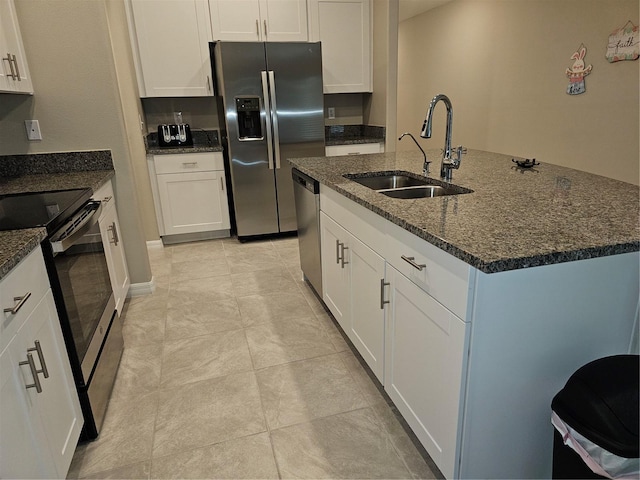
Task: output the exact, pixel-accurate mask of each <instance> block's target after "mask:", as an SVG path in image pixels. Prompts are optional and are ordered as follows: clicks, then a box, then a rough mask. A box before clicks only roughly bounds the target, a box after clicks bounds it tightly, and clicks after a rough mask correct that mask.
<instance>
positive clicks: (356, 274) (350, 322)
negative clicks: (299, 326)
mask: <svg viewBox="0 0 640 480" xmlns="http://www.w3.org/2000/svg"><path fill="white" fill-rule="evenodd" d="M320 215H321V216H320V230H321V234H320V235H321V237H320V238H321V245H322V246H321V249H322V250H321V251H322V255H321V259H322V260H321V261H322V289H323V300H324V302H325V304H326V305H327V307H328V308H329V310H330V311H331V313H332V314H333V316H334V317H335V319H336V320H337V322H338V324H339V325H340V327H342V330H343V331H344V332H345V333H346V334H347V336H348V337H349V339H350V340H351V342H352V343H353V344H354V346H355V347H356V348H357V350H358V352H360V355H361V356H362V358H363V359H364V360H365V362H367V365H369V368H371V371H372V372H373V373H374V374H375V375H376V377H378V379H379V380H380V381H381V382H382V381H383V374H384V364H383V358H384V305H383V304H382V299H381V295H382V294H383V291H382V289H383V288H384V267H385V263H384V259H383V258H382V257H380V255H378V254H377V253H375V252H374V251H373V250H371V249H370V248H369V247H367V246H366V245H365V244H364V243H362V242H361V241H360V240H358V239H357V238H356V237H354V236H353V235H352V234H351V233H349V232H348V231H347V230H346V229H344V228H343V227H342V226H340V225H339V224H338V223H336V222H335V221H334V220H333V219H332V218H331V217H329V216H327V215H326V214H325V213H324V212H321V214H320Z"/></svg>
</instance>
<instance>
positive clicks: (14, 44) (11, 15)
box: [0, 0, 33, 94]
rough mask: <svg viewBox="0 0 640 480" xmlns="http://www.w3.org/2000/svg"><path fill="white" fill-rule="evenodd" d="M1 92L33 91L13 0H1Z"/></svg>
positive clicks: (30, 92) (28, 92) (29, 92)
mask: <svg viewBox="0 0 640 480" xmlns="http://www.w3.org/2000/svg"><path fill="white" fill-rule="evenodd" d="M0 56H1V58H2V66H0V92H5V93H6V92H8V93H27V94H32V93H33V84H32V83H31V75H30V74H29V67H28V65H27V58H26V55H25V53H24V46H23V44H22V36H21V34H20V26H19V25H18V17H17V16H16V10H15V5H14V1H13V0H0Z"/></svg>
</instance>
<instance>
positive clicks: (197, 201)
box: [156, 171, 230, 235]
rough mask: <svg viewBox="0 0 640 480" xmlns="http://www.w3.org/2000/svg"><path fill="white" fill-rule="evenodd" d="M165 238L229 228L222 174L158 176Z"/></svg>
mask: <svg viewBox="0 0 640 480" xmlns="http://www.w3.org/2000/svg"><path fill="white" fill-rule="evenodd" d="M156 178H157V180H158V195H159V197H160V208H161V209H162V220H163V224H164V232H165V234H166V235H174V234H180V233H196V232H207V231H213V230H225V229H228V228H229V224H230V222H229V207H228V204H227V197H226V192H225V190H226V184H225V178H224V172H223V171H213V172H194V173H173V174H163V175H157V177H156Z"/></svg>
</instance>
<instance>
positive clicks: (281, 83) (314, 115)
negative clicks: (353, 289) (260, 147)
mask: <svg viewBox="0 0 640 480" xmlns="http://www.w3.org/2000/svg"><path fill="white" fill-rule="evenodd" d="M266 51H267V68H268V69H269V71H270V72H273V75H272V78H273V86H272V91H273V92H274V93H275V95H274V96H275V101H272V103H274V104H275V109H274V110H275V112H274V115H275V116H276V122H277V123H276V125H277V130H278V139H279V143H277V144H274V149H276V158H279V161H277V162H276V168H275V175H276V188H277V195H278V215H279V225H280V231H281V232H289V231H295V230H296V229H297V222H296V209H295V203H294V197H293V182H292V181H291V165H290V164H289V162H288V161H287V159H288V158H295V157H317V156H324V97H323V93H322V53H321V49H320V43H267V44H266ZM292 59H295V61H292ZM274 143H275V142H274Z"/></svg>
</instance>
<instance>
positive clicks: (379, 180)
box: [345, 172, 428, 190]
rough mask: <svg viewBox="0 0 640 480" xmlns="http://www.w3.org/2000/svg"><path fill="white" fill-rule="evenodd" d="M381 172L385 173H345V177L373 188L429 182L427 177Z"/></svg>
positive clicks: (402, 186)
mask: <svg viewBox="0 0 640 480" xmlns="http://www.w3.org/2000/svg"><path fill="white" fill-rule="evenodd" d="M376 173H377V172H376ZM380 173H382V174H383V175H376V176H372V177H356V176H353V177H352V176H347V175H345V177H347V178H349V179H350V180H353V181H354V182H356V183H359V184H360V185H364V186H365V187H369V188H371V189H373V190H387V189H390V188H404V187H412V186H416V185H427V183H428V182H427V180H426V179H421V178H416V177H410V176H408V175H406V174H403V173H385V172H380ZM356 175H357V174H356Z"/></svg>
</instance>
